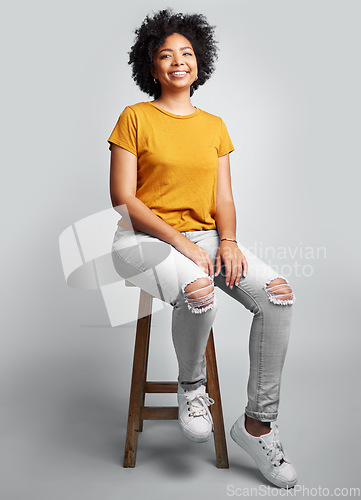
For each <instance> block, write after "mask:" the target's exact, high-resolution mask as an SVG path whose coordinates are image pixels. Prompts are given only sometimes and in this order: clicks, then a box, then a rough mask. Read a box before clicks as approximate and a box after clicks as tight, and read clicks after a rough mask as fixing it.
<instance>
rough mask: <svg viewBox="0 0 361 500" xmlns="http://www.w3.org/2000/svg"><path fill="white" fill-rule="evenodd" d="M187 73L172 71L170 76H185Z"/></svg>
mask: <svg viewBox="0 0 361 500" xmlns="http://www.w3.org/2000/svg"><path fill="white" fill-rule="evenodd" d="M186 74H187V72H186V71H173V73H171V75H186Z"/></svg>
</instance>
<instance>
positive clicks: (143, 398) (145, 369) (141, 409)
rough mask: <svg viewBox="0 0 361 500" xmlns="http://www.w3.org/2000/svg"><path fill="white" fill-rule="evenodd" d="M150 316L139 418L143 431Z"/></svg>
mask: <svg viewBox="0 0 361 500" xmlns="http://www.w3.org/2000/svg"><path fill="white" fill-rule="evenodd" d="M147 318H149V325H148V334H147V340H146V346H145V359H144V377H143V396H142V403H141V406H140V418H139V427H138V429H139V432H142V431H143V422H144V421H143V419H142V412H143V408H144V403H145V394H146V392H145V384H146V383H147V373H148V358H149V344H150V326H151V325H150V320H151V314H150V315H149V316H147Z"/></svg>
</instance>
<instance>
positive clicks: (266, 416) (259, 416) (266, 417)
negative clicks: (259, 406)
mask: <svg viewBox="0 0 361 500" xmlns="http://www.w3.org/2000/svg"><path fill="white" fill-rule="evenodd" d="M245 414H246V415H247V417H251V418H254V419H255V420H259V421H260V422H273V421H275V420H277V416H278V413H277V412H273V413H261V412H258V411H249V410H247V409H246V410H245Z"/></svg>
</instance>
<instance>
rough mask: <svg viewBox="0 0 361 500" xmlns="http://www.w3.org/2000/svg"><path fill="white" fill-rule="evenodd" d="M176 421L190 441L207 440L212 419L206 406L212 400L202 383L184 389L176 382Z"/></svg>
mask: <svg viewBox="0 0 361 500" xmlns="http://www.w3.org/2000/svg"><path fill="white" fill-rule="evenodd" d="M177 398H178V423H179V426H180V429H181V431H182V433H183V434H184V435H185V436H186V437H187V438H188V439H191V440H192V441H195V442H197V443H203V442H205V441H208V439H209V438H210V436H211V434H212V430H213V420H212V415H211V413H210V411H209V410H208V406H210V405H212V404H214V400H213V399H212V398H210V397H209V396H208V394H207V393H206V388H205V386H204V385H200V386H199V387H198V388H197V389H194V390H186V389H183V388H182V387H181V385H180V384H178V396H177Z"/></svg>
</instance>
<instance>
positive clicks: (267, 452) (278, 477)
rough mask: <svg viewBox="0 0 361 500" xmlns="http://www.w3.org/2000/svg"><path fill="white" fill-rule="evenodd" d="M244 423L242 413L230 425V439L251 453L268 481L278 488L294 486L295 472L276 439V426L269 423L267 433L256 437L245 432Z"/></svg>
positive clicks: (295, 481)
mask: <svg viewBox="0 0 361 500" xmlns="http://www.w3.org/2000/svg"><path fill="white" fill-rule="evenodd" d="M244 424H245V415H244V414H243V415H242V416H241V417H239V419H238V420H237V421H236V422H235V423H234V424H233V426H232V429H231V437H232V439H233V440H234V441H235V442H236V443H237V444H238V445H239V446H240V447H241V448H243V449H244V450H245V451H246V452H247V453H249V454H250V455H251V457H252V458H253V459H254V461H255V462H256V464H257V467H258V468H259V470H260V471H261V472H262V474H263V475H264V477H265V478H266V479H268V481H270V482H271V483H273V484H275V485H276V486H279V487H280V488H287V487H292V486H294V485H295V484H296V483H297V473H296V471H295V469H294V468H293V466H292V465H291V463H290V462H289V460H288V459H287V458H286V455H285V452H284V450H283V447H282V444H281V443H280V441H279V439H278V434H279V432H278V426H277V425H276V424H273V423H271V426H272V427H271V431H270V432H269V433H267V434H262V435H261V436H259V437H256V436H252V435H251V434H249V432H247V430H246V428H245V425H244Z"/></svg>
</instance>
